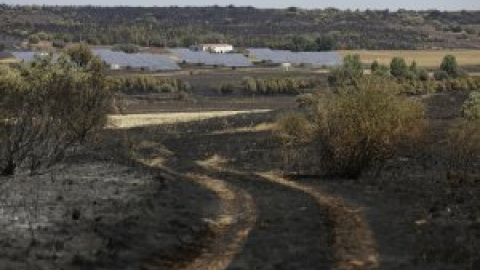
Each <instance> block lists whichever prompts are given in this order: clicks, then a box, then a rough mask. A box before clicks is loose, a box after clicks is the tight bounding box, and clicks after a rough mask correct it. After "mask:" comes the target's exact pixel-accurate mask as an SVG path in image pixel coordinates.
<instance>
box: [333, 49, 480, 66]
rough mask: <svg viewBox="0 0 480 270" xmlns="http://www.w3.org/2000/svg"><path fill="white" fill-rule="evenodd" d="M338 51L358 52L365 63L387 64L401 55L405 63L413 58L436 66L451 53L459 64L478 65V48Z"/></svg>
mask: <svg viewBox="0 0 480 270" xmlns="http://www.w3.org/2000/svg"><path fill="white" fill-rule="evenodd" d="M340 53H341V54H342V55H343V56H346V55H349V54H358V55H360V58H361V59H362V62H364V63H366V64H371V63H372V62H373V61H375V60H377V61H378V62H379V63H380V64H386V65H389V64H390V61H391V60H392V58H393V57H396V56H398V57H403V58H404V59H405V61H407V63H411V62H412V61H413V60H415V61H417V64H418V65H419V66H423V67H438V66H440V63H441V62H442V59H443V57H444V56H445V55H447V54H452V55H454V56H455V57H456V58H457V61H458V64H459V65H461V66H474V65H480V50H410V51H407V50H398V51H394V50H391V51H390V50H388V51H382V50H379V51H373V50H372V51H370V50H352V51H340Z"/></svg>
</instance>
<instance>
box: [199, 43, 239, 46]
mask: <svg viewBox="0 0 480 270" xmlns="http://www.w3.org/2000/svg"><path fill="white" fill-rule="evenodd" d="M200 46H205V47H226V46H233V45H232V44H225V43H223V44H222V43H217V44H213V43H210V44H208V43H207V44H200Z"/></svg>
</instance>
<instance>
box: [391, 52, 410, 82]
mask: <svg viewBox="0 0 480 270" xmlns="http://www.w3.org/2000/svg"><path fill="white" fill-rule="evenodd" d="M407 72H408V68H407V63H405V59H403V58H401V57H394V58H393V59H392V62H391V63H390V73H391V74H392V76H394V77H396V78H403V77H406V76H407Z"/></svg>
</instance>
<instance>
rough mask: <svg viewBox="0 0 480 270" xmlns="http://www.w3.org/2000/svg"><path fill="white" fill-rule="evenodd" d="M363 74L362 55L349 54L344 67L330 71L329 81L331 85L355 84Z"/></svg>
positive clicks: (344, 61)
mask: <svg viewBox="0 0 480 270" xmlns="http://www.w3.org/2000/svg"><path fill="white" fill-rule="evenodd" d="M362 76H363V66H362V62H361V60H360V55H358V54H355V55H347V56H346V57H345V58H344V60H343V65H342V67H340V68H335V69H333V70H331V71H330V75H329V77H328V81H329V83H330V85H345V84H352V83H353V84H354V83H355V82H356V81H357V80H358V79H359V78H361V77H362Z"/></svg>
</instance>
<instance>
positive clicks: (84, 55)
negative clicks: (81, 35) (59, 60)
mask: <svg viewBox="0 0 480 270" xmlns="http://www.w3.org/2000/svg"><path fill="white" fill-rule="evenodd" d="M65 53H66V54H67V55H68V56H69V57H70V59H71V60H72V61H73V62H75V63H76V64H77V65H79V66H80V67H85V66H87V64H88V63H89V62H90V61H91V60H92V58H93V57H94V55H93V53H92V51H91V50H90V48H89V47H88V45H87V44H85V43H80V44H76V45H73V46H71V47H69V48H67V49H66V51H65Z"/></svg>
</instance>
